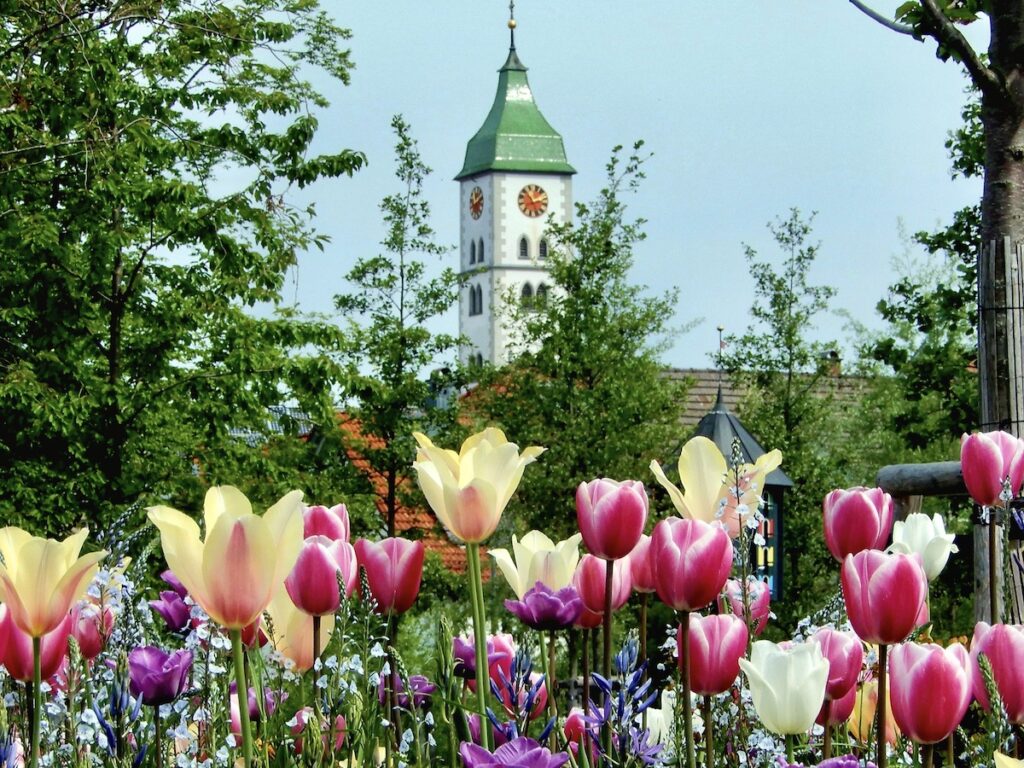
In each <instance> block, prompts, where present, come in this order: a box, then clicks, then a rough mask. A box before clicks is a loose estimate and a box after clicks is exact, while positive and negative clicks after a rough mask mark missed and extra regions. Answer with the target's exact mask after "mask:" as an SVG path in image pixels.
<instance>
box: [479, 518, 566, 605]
mask: <svg viewBox="0 0 1024 768" xmlns="http://www.w3.org/2000/svg"><path fill="white" fill-rule="evenodd" d="M582 538H583V534H581V533H576V534H573V535H572V536H570V537H569V538H568V539H564V540H563V541H560V542H558V543H557V544H555V543H554V542H553V541H552V540H551V539H549V538H548V537H547V536H545V535H544V534H543V533H541V532H540V531H530V532H529V533H528V534H526V535H525V536H523V538H522V540H520V539H517V538H516V537H515V536H514V535H513V536H512V552H513V554H514V555H515V559H513V557H512V555H510V554H509V553H508V550H507V549H491V550H488V552H487V554H489V555H490V556H491V557H493V558H494V563H495V565H497V566H498V568H499V570H500V571H501V572H502V574H504V576H505V579H506V580H507V581H508V583H509V586H510V587H512V591H513V592H515V593H516V597H518V598H519V599H520V600H522V599H523V595H525V594H526V593H527V592H529V591H530V590H531V589H532V588H533V585H534V584H536V583H537V582H538V581H539V582H541V583H543V584H544V586H546V587H547V588H548V589H550V590H552V591H553V592H557V591H558V590H560V589H564V588H565V587H568V586H569V585H570V584H571V583H572V576H573V574H574V573H575V572H576V565H577V563H579V560H580V541H581V540H582Z"/></svg>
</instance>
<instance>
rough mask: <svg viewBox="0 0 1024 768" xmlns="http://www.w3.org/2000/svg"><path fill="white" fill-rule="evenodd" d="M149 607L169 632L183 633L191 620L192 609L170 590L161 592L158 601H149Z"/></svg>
mask: <svg viewBox="0 0 1024 768" xmlns="http://www.w3.org/2000/svg"><path fill="white" fill-rule="evenodd" d="M168 573H169V571H168ZM149 607H150V608H152V609H153V610H154V611H156V612H157V613H159V614H160V617H161V618H162V619H163V620H164V623H165V624H166V625H167V628H168V629H169V630H171V632H183V631H184V630H185V629H186V628H187V627H188V626H189V623H190V621H191V619H192V609H191V608H189V606H188V604H187V603H186V602H185V601H184V600H182V599H181V596H180V595H179V594H178V593H177V592H174V591H172V590H170V589H168V590H166V591H164V592H161V593H160V599H159V600H150V601H149Z"/></svg>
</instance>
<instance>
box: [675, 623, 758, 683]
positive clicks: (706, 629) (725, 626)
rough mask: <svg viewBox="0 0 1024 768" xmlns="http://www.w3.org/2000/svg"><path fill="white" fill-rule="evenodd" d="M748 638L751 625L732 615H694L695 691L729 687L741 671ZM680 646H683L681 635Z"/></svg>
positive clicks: (692, 676) (692, 669) (692, 674)
mask: <svg viewBox="0 0 1024 768" xmlns="http://www.w3.org/2000/svg"><path fill="white" fill-rule="evenodd" d="M748 637H749V634H748V632H747V625H746V624H744V623H743V620H742V619H740V618H737V617H736V616H733V615H731V614H719V615H717V616H701V615H700V614H693V615H691V616H690V689H691V691H693V693H696V694H699V695H701V696H714V695H715V694H719V693H723V692H725V691H727V690H729V688H730V687H731V686H732V684H733V683H734V682H735V681H736V678H737V677H738V676H739V674H740V658H741V657H743V656H744V655H745V654H746V652H747V639H748ZM676 647H677V648H682V647H683V642H682V638H681V637H680V638H679V640H678V641H677V643H676ZM680 666H682V659H680Z"/></svg>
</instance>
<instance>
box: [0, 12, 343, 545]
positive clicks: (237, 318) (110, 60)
mask: <svg viewBox="0 0 1024 768" xmlns="http://www.w3.org/2000/svg"><path fill="white" fill-rule="evenodd" d="M0 11H2V13H0V71H2V78H0V81H2V83H3V85H2V86H0V137H2V138H0V147H2V151H0V217H2V220H3V224H2V226H0V252H2V253H3V254H4V256H3V259H4V269H3V277H2V280H3V290H2V291H0V412H2V413H3V415H4V416H3V419H2V420H0V484H2V485H3V488H4V494H3V498H2V500H0V513H2V514H3V515H4V517H5V519H6V520H10V521H12V522H20V523H23V524H29V525H31V526H32V527H33V528H34V529H36V530H39V531H43V532H53V531H56V530H59V529H62V528H65V527H67V526H69V525H71V524H73V523H76V522H79V521H81V520H88V521H92V522H93V523H94V524H95V523H99V524H101V525H102V524H103V523H104V522H107V521H109V520H110V519H111V517H112V516H113V515H114V514H116V513H117V512H118V511H119V510H120V509H122V508H123V506H124V505H126V504H130V503H132V502H135V501H137V500H140V499H142V500H147V499H148V500H152V499H154V498H165V499H166V498H170V499H171V500H172V501H174V502H179V503H188V504H195V503H197V502H198V499H199V496H200V494H201V491H202V487H203V485H204V484H206V483H208V482H227V481H236V480H237V479H238V478H239V477H242V476H249V477H254V478H258V479H259V480H258V483H257V485H258V487H257V488H256V490H258V491H259V493H258V494H257V497H258V500H260V501H266V500H270V499H271V498H272V497H273V496H274V495H275V494H277V493H278V492H279V491H280V490H282V489H283V488H284V487H285V486H287V485H290V484H291V482H292V481H293V480H294V478H292V477H289V478H287V479H285V478H284V477H283V475H285V474H288V473H287V472H285V471H284V469H283V468H282V467H280V466H279V465H274V464H273V462H271V461H270V458H271V456H272V455H273V451H271V450H267V451H261V450H259V449H255V450H254V449H253V448H252V447H251V446H249V445H246V444H245V443H244V441H240V440H237V439H234V438H233V437H232V435H231V431H232V429H233V428H235V429H248V430H250V431H252V432H254V433H256V434H265V433H267V430H266V428H265V424H266V421H267V411H266V408H267V406H268V405H269V404H271V403H279V402H282V401H284V400H286V399H287V398H288V397H289V396H291V397H301V398H302V399H301V404H302V405H303V407H304V408H305V409H306V410H307V412H309V413H311V414H314V415H325V414H327V412H328V411H329V408H328V406H329V404H330V403H329V401H330V397H331V386H330V385H331V382H332V381H333V377H334V375H335V372H334V371H333V370H332V368H331V366H330V365H329V363H328V362H327V360H326V359H325V358H323V357H321V356H316V355H309V354H300V353H299V351H300V350H307V349H310V348H311V347H310V345H313V347H326V346H330V345H333V344H336V343H337V342H338V334H337V331H336V330H335V329H333V328H331V327H330V326H328V325H324V324H319V323H313V322H306V321H304V320H303V319H302V318H300V317H298V316H296V315H295V314H294V313H290V312H284V313H281V314H278V315H276V316H275V317H273V319H260V318H258V317H257V316H256V314H255V313H254V309H255V308H257V307H258V306H260V305H262V306H263V307H264V308H265V307H266V306H268V305H270V306H272V305H274V304H275V303H276V302H277V301H278V298H279V292H280V289H281V287H282V283H283V280H284V278H285V274H286V271H287V269H288V268H289V267H290V266H291V265H293V264H294V263H295V260H296V255H297V254H298V253H299V252H300V251H302V250H303V249H306V248H309V247H314V246H315V247H323V243H324V240H323V238H322V237H320V236H319V235H317V234H316V232H315V231H314V230H313V228H312V227H311V224H310V218H311V214H312V213H313V212H312V210H311V209H301V208H296V207H295V206H294V205H293V204H292V203H291V202H290V201H289V192H290V191H292V190H294V189H295V188H301V187H303V186H305V185H307V184H310V183H313V182H314V181H316V180H317V179H319V178H323V177H331V176H339V175H342V174H351V173H352V172H353V171H355V170H356V169H358V168H359V167H360V165H361V164H362V162H363V157H362V155H361V154H359V153H357V152H352V151H348V150H345V151H341V152H336V153H332V154H326V155H315V154H313V153H311V152H310V147H311V142H312V140H313V137H314V135H315V133H316V130H317V119H316V117H315V116H314V111H315V110H317V109H319V108H322V107H325V106H326V101H325V100H324V99H323V97H322V96H321V95H320V94H319V93H318V92H317V91H316V90H315V89H314V88H313V87H312V86H311V84H310V83H309V82H308V81H307V80H305V79H304V76H303V71H304V68H306V67H312V68H319V69H320V70H323V71H325V72H327V73H328V74H329V75H331V76H333V77H335V78H338V79H340V80H342V81H345V80H347V77H348V70H349V68H350V66H351V65H350V62H349V59H348V54H347V51H345V50H344V49H343V47H342V45H343V42H344V40H345V38H346V37H347V32H346V31H345V30H342V29H340V28H338V27H337V26H335V25H334V24H333V23H331V22H330V20H329V19H328V17H327V16H326V14H325V13H324V12H322V11H321V10H319V9H318V7H317V3H316V2H315V0H233V1H232V2H216V1H215V0H168V1H167V2H162V3H149V2H143V3H137V2H126V1H125V0H98V1H97V2H90V3H71V4H67V3H26V2H20V0H4V1H2V2H0ZM263 314H264V315H266V314H267V312H264V313H263ZM250 490H251V489H250Z"/></svg>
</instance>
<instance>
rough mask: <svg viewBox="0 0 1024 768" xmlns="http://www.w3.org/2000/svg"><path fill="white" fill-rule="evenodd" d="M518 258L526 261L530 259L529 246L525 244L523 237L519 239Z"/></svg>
mask: <svg viewBox="0 0 1024 768" xmlns="http://www.w3.org/2000/svg"><path fill="white" fill-rule="evenodd" d="M519 258H520V259H528V258H530V244H529V243H528V242H526V238H525V237H521V238H519Z"/></svg>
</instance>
